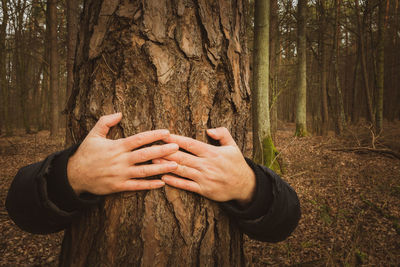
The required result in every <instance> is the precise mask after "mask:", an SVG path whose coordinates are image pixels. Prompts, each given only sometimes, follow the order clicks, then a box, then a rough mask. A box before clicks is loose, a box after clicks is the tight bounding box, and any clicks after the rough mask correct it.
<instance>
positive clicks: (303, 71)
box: [295, 0, 307, 136]
mask: <svg viewBox="0 0 400 267" xmlns="http://www.w3.org/2000/svg"><path fill="white" fill-rule="evenodd" d="M297 8H298V10H297V96H296V133H295V135H296V136H306V135H307V102H306V101H307V50H306V49H307V47H306V24H307V18H306V16H307V0H299V1H298V4H297Z"/></svg>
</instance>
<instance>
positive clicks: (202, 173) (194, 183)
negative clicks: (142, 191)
mask: <svg viewBox="0 0 400 267" xmlns="http://www.w3.org/2000/svg"><path fill="white" fill-rule="evenodd" d="M207 134H208V135H209V136H210V137H211V138H213V139H215V140H219V142H220V144H221V146H213V145H209V144H206V143H203V142H200V141H197V140H194V139H192V138H188V137H184V136H179V135H173V134H171V135H170V136H169V137H167V138H165V139H164V141H165V142H167V143H176V144H178V145H179V147H181V148H183V149H184V150H186V151H188V152H190V153H192V154H193V155H192V154H189V153H186V152H183V151H177V152H175V153H173V154H170V155H167V156H164V157H163V158H162V159H155V160H153V163H163V162H165V163H166V162H169V161H174V162H176V163H178V168H177V169H175V170H173V171H171V172H172V173H174V174H176V175H179V176H181V177H184V178H186V179H184V178H179V177H177V176H174V175H171V174H165V175H163V177H162V180H163V181H164V182H165V183H166V184H168V185H170V186H173V187H176V188H180V189H184V190H188V191H192V192H195V193H198V194H200V195H202V196H204V197H207V198H209V199H211V200H215V201H229V200H236V201H237V202H238V203H239V204H241V205H246V204H247V203H249V202H250V201H251V199H252V197H253V195H254V192H255V187H256V179H255V174H254V172H253V170H252V169H251V168H250V166H249V165H248V164H247V162H246V161H245V159H244V157H243V155H242V152H241V151H240V149H239V147H238V146H237V145H236V143H235V141H234V140H233V138H232V136H231V134H230V133H229V131H228V130H227V129H226V128H216V129H209V130H207Z"/></svg>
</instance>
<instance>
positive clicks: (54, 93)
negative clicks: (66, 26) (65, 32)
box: [47, 0, 60, 136]
mask: <svg viewBox="0 0 400 267" xmlns="http://www.w3.org/2000/svg"><path fill="white" fill-rule="evenodd" d="M47 11H48V12H49V20H48V22H49V23H48V27H49V43H50V45H49V48H50V92H51V93H50V100H51V101H50V107H51V108H50V109H51V111H50V114H51V116H50V117H51V127H50V134H51V136H56V135H58V130H59V119H60V118H59V117H60V114H59V113H60V109H59V95H58V93H59V81H58V79H59V77H58V72H59V59H58V49H57V47H58V45H57V0H48V1H47Z"/></svg>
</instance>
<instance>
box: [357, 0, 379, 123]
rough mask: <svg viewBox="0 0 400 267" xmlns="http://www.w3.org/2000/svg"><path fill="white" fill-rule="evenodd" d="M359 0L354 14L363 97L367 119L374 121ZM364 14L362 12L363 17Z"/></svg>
mask: <svg viewBox="0 0 400 267" xmlns="http://www.w3.org/2000/svg"><path fill="white" fill-rule="evenodd" d="M358 1H359V0H356V1H355V5H356V15H357V25H358V36H359V43H360V50H361V57H360V59H361V70H362V76H363V80H364V89H365V97H366V101H367V114H368V119H369V120H370V121H371V122H372V123H374V121H375V120H374V113H373V109H372V99H371V93H370V88H369V82H368V69H367V61H366V55H365V54H366V51H365V49H366V48H365V41H364V38H365V36H364V34H365V30H364V26H363V25H364V23H362V22H361V17H360V7H359V4H358ZM365 17H366V15H365V14H364V18H365Z"/></svg>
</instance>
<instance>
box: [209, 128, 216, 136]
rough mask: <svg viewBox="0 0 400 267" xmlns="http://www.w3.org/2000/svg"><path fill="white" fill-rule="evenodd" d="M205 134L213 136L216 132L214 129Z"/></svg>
mask: <svg viewBox="0 0 400 267" xmlns="http://www.w3.org/2000/svg"><path fill="white" fill-rule="evenodd" d="M207 133H209V134H212V135H215V134H216V133H217V131H216V130H215V129H208V130H207Z"/></svg>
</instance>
